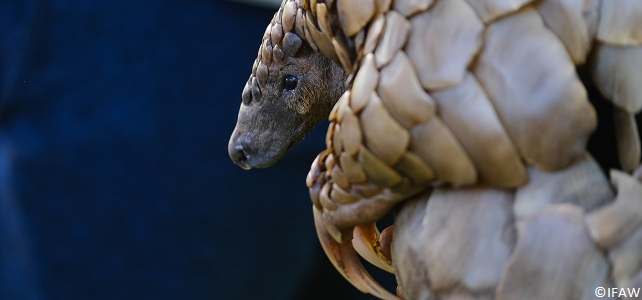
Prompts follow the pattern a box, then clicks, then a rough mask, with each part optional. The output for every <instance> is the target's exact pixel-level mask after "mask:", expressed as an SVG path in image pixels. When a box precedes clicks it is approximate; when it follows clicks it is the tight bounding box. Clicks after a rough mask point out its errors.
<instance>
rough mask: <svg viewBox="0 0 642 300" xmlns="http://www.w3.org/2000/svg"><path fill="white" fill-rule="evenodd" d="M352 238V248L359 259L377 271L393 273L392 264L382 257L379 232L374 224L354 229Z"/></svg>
mask: <svg viewBox="0 0 642 300" xmlns="http://www.w3.org/2000/svg"><path fill="white" fill-rule="evenodd" d="M353 237H354V238H353V239H352V246H353V247H354V249H355V250H356V251H357V253H359V255H361V257H363V258H364V259H365V260H367V261H368V262H369V263H371V264H373V265H375V266H377V267H378V268H379V269H382V270H384V271H387V272H390V273H395V270H394V269H393V268H392V262H391V261H390V260H389V259H388V258H387V257H386V256H385V255H383V251H382V250H381V245H379V230H378V229H377V226H376V225H375V224H374V223H373V224H370V225H368V226H357V227H355V228H354V233H353Z"/></svg>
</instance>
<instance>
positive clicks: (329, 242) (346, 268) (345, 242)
mask: <svg viewBox="0 0 642 300" xmlns="http://www.w3.org/2000/svg"><path fill="white" fill-rule="evenodd" d="M312 210H313V212H314V225H315V227H316V228H317V234H318V235H319V241H320V242H321V246H322V247H323V251H325V254H326V255H327V256H328V258H329V259H330V262H332V265H333V266H334V268H335V269H337V271H339V273H341V275H343V277H344V278H345V279H346V280H348V282H350V283H351V284H352V285H353V286H354V287H356V288H357V289H359V290H360V291H362V292H364V293H368V294H371V295H373V296H375V297H378V298H380V299H384V300H398V299H399V298H397V297H396V296H394V295H393V294H391V293H390V292H388V291H387V290H386V289H384V288H383V287H382V286H381V285H379V283H377V282H376V281H375V280H374V279H373V278H372V276H370V274H369V273H368V271H366V269H365V268H364V267H363V265H362V264H361V261H360V260H359V256H358V255H357V252H356V251H355V250H354V248H353V246H352V243H351V239H352V236H351V235H350V234H342V235H341V243H338V242H337V241H335V240H334V238H333V237H332V236H331V235H330V234H329V233H328V231H327V230H326V226H325V224H324V223H325V222H324V220H323V216H322V215H321V212H320V211H319V209H317V208H316V207H315V206H312Z"/></svg>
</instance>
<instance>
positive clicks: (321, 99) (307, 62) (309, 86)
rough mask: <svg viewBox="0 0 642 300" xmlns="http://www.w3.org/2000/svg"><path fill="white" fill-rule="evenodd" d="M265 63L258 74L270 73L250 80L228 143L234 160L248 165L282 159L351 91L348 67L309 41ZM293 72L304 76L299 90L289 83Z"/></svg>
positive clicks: (263, 165) (272, 162) (299, 82)
mask: <svg viewBox="0 0 642 300" xmlns="http://www.w3.org/2000/svg"><path fill="white" fill-rule="evenodd" d="M258 65H260V64H258ZM261 68H262V69H261V70H260V71H257V72H256V73H259V74H260V75H262V76H267V78H261V77H258V78H259V79H260V80H259V79H257V77H254V76H251V77H250V80H248V83H247V84H246V86H245V89H244V91H243V103H242V104H241V108H240V110H239V115H238V119H237V123H236V128H235V129H234V132H233V133H232V136H231V138H230V142H229V144H228V152H229V154H230V157H231V158H232V160H233V161H234V162H235V163H236V164H238V165H239V166H241V167H242V168H245V169H249V168H255V167H267V166H270V165H272V164H274V163H276V162H277V161H278V160H279V159H280V158H281V157H283V155H285V153H286V152H287V151H288V150H289V149H290V148H291V147H292V146H293V145H294V144H295V143H296V142H298V141H300V140H302V139H303V138H304V137H305V136H306V135H307V134H308V133H309V132H310V131H311V130H312V128H313V127H314V126H315V125H317V124H318V123H320V122H321V121H323V120H324V119H325V118H327V117H328V114H329V113H330V111H331V110H332V107H333V106H334V104H335V103H336V102H337V100H338V99H339V97H340V96H341V94H342V93H343V92H344V90H345V88H344V82H345V78H346V74H345V72H344V71H343V69H342V68H341V67H340V66H338V65H337V64H335V63H334V62H332V61H331V60H330V59H328V58H326V57H324V56H323V55H321V54H320V53H318V52H314V51H312V50H311V49H310V48H309V47H308V46H307V45H305V44H303V46H302V47H301V49H299V51H298V52H297V53H296V54H295V55H294V56H292V57H286V58H285V59H283V60H282V61H276V60H274V61H272V62H271V63H270V64H269V65H264V66H262V67H261ZM259 69H260V68H259ZM266 73H267V74H266ZM288 75H291V76H295V77H296V78H297V80H298V84H297V85H296V88H294V89H293V90H288V89H286V88H285V85H284V81H285V77H286V76H288Z"/></svg>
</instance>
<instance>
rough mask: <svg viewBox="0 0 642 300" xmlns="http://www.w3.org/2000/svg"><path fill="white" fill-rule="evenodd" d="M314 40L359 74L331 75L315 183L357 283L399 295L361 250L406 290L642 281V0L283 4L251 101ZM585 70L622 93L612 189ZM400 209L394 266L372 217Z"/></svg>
mask: <svg viewBox="0 0 642 300" xmlns="http://www.w3.org/2000/svg"><path fill="white" fill-rule="evenodd" d="M305 47H309V48H310V49H311V50H312V51H313V52H314V53H320V54H321V55H323V56H324V57H325V58H327V60H325V61H323V60H317V62H318V63H319V64H320V65H323V64H328V63H330V62H334V63H335V64H336V65H337V66H341V68H342V69H343V70H344V71H345V74H344V73H341V72H340V71H339V70H336V69H329V70H328V71H327V72H326V75H327V78H331V81H333V82H343V80H344V79H345V78H346V77H345V75H346V74H347V75H348V77H347V80H346V81H345V87H344V89H339V88H336V87H335V84H330V86H332V87H333V88H332V89H333V91H334V94H335V95H337V92H336V91H338V90H341V91H343V90H345V91H344V92H343V94H342V96H340V97H338V96H337V97H336V98H338V101H337V99H333V100H330V101H329V102H331V103H333V104H334V102H335V101H336V104H334V105H333V106H332V110H331V111H330V113H329V116H328V117H329V120H330V122H331V123H330V125H329V129H328V134H327V138H326V144H327V149H326V150H325V151H323V152H321V154H319V156H318V157H317V159H316V160H315V161H314V162H313V164H312V169H311V171H310V173H309V175H308V178H307V184H308V186H309V188H310V194H311V198H312V202H313V204H314V208H313V210H314V217H315V222H316V225H317V231H318V234H319V238H320V240H321V242H322V245H323V246H324V250H326V253H327V254H328V256H329V257H330V258H331V260H332V261H333V263H334V264H335V267H337V269H338V270H339V271H340V272H341V273H342V274H343V275H344V276H345V277H346V278H347V279H348V280H349V281H351V282H352V283H353V284H354V285H355V286H356V287H357V288H359V289H361V290H362V291H364V292H370V293H372V294H373V295H375V296H377V297H380V298H383V299H393V298H395V297H394V296H392V295H391V294H390V293H388V292H387V291H385V290H383V289H382V288H381V287H379V286H378V285H377V284H376V283H375V282H374V281H373V280H372V279H371V278H370V277H369V276H368V275H367V273H365V271H363V267H362V266H361V265H360V263H359V262H358V259H357V258H356V255H355V253H354V250H353V249H352V246H353V244H354V246H355V247H356V248H357V249H358V250H359V252H360V253H361V254H362V255H364V256H366V258H367V259H368V260H369V261H371V262H373V263H374V264H376V265H378V266H381V267H382V268H384V269H388V270H390V271H393V272H394V273H395V275H396V277H397V280H398V282H399V295H400V296H401V297H404V298H405V299H435V298H439V299H442V298H443V299H450V298H453V299H454V298H457V299H459V298H466V299H468V298H480V299H492V298H496V299H575V298H590V297H591V295H593V296H594V295H595V294H594V291H595V288H597V287H636V286H637V287H642V251H640V249H642V183H641V182H642V174H640V173H641V172H642V169H640V167H639V166H640V138H639V132H638V122H636V119H635V117H636V114H637V115H639V114H640V110H641V109H642V2H640V1H639V0H602V1H599V0H539V1H533V0H477V1H475V0H434V1H426V0H424V1H412V0H405V1H404V0H354V1H347V0H334V1H303V0H285V1H283V3H282V5H281V8H280V9H279V11H278V12H277V13H276V14H275V16H274V18H273V20H272V22H271V24H270V25H268V27H267V29H266V31H265V34H264V36H263V43H262V45H261V47H260V49H259V53H258V58H257V60H256V62H255V65H254V67H253V70H252V76H250V80H248V84H247V85H246V87H245V89H244V93H243V99H244V103H249V102H251V101H248V99H251V98H252V97H254V98H259V97H260V96H261V90H267V89H269V88H270V87H269V85H268V84H267V83H268V78H272V77H274V76H275V75H274V74H273V73H278V74H279V76H280V75H282V74H281V73H279V72H278V71H276V69H277V67H272V68H271V67H270V66H271V64H272V63H273V62H274V61H279V62H283V61H289V60H290V59H295V58H296V57H298V56H299V55H301V54H300V52H301V51H302V50H300V49H303V48H305ZM283 64H284V65H287V63H283ZM580 65H582V66H586V68H587V69H588V70H590V75H591V76H592V79H593V83H594V84H595V85H596V86H597V88H598V89H599V91H600V92H601V94H602V95H603V96H604V97H605V98H607V99H608V100H610V101H611V102H612V104H613V119H614V127H615V135H616V141H617V149H618V160H619V162H620V166H621V170H612V171H610V181H611V184H612V185H611V184H610V183H609V181H608V180H607V177H606V176H605V175H604V173H603V171H602V170H601V169H600V167H599V166H598V164H597V163H596V161H595V160H594V159H593V157H592V156H591V154H590V153H588V152H587V150H586V143H587V140H588V139H589V137H590V136H591V134H592V132H593V131H594V130H595V128H596V126H597V123H598V122H597V118H596V113H595V110H594V108H593V106H592V105H591V103H590V102H589V101H588V96H587V90H586V87H585V85H584V83H583V82H582V81H581V80H580V78H579V77H578V73H577V71H576V70H577V69H576V67H577V66H580ZM278 68H280V67H278ZM284 80H285V79H284ZM276 82H281V79H280V78H277V80H276ZM283 82H286V81H283ZM339 94H340V93H339ZM326 97H327V96H326ZM244 105H245V106H242V107H241V113H242V112H243V110H244V109H246V110H247V109H249V108H248V107H249V105H248V104H244ZM327 111H329V109H328V110H327ZM302 114H303V115H305V113H302ZM240 115H241V114H240ZM264 117H265V116H264ZM244 126H246V125H244ZM237 131H239V125H238V124H237V130H235V136H240V135H241V134H240V133H237ZM233 140H234V137H233V139H232V140H231V141H230V151H231V152H230V153H232V152H233V149H237V150H238V149H239V146H238V143H236V142H234V141H233ZM246 148H247V147H246ZM241 149H243V147H241ZM237 152H238V151H237ZM237 155H238V154H237ZM276 159H278V157H277V158H276ZM636 169H637V173H634V172H635V170H636ZM395 207H396V208H397V215H396V218H395V227H394V235H393V236H394V238H393V242H392V258H391V260H390V258H389V257H386V255H382V253H381V248H380V245H378V241H377V239H376V237H377V231H376V228H374V227H372V226H370V224H372V223H374V222H376V221H378V220H380V219H381V218H382V217H383V216H385V215H386V214H388V213H389V212H390V211H391V210H392V209H393V208H395ZM355 226H356V229H355V233H359V234H358V235H355V239H354V240H353V238H352V232H353V229H354V228H355ZM364 236H365V239H364ZM393 269H394V270H393ZM580 275H581V276H580ZM532 287H537V288H532Z"/></svg>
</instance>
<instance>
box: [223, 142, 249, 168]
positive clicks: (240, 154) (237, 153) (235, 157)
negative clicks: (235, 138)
mask: <svg viewBox="0 0 642 300" xmlns="http://www.w3.org/2000/svg"><path fill="white" fill-rule="evenodd" d="M227 151H228V154H229V155H230V158H231V159H232V161H233V162H234V163H235V164H236V165H237V166H239V167H241V168H243V169H244V170H249V169H250V165H249V164H248V162H247V155H245V149H244V147H243V145H242V144H234V143H230V145H229V146H228V149H227Z"/></svg>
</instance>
